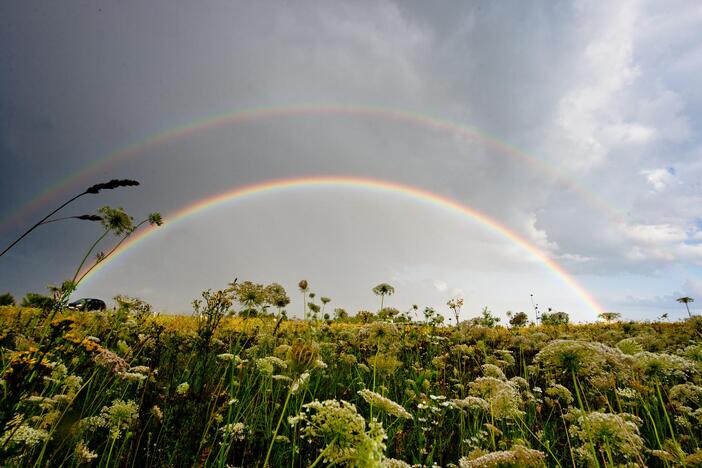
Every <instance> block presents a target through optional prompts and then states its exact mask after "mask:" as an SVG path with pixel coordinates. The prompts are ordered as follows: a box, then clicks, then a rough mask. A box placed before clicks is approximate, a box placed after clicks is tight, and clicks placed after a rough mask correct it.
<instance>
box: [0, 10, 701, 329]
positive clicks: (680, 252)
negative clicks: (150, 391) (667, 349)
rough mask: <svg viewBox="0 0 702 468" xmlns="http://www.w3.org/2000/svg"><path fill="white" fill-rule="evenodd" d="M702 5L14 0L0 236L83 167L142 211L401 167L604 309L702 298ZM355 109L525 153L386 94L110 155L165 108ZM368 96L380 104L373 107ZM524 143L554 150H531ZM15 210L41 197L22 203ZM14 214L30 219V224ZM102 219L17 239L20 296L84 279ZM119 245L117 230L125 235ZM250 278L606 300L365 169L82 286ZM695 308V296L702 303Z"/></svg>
mask: <svg viewBox="0 0 702 468" xmlns="http://www.w3.org/2000/svg"><path fill="white" fill-rule="evenodd" d="M700 31H702V4H700V3H699V2H697V1H666V2H657V1H652V2H646V1H626V0H621V1H617V2H605V1H593V2H586V1H572V2H571V1H549V2H522V1H514V2H508V1H501V2H495V1H476V2H438V3H437V2H425V1H416V2H413V1H403V2H390V1H375V2H348V1H318V2H303V1H300V2H268V1H258V2H236V1H208V2H201V1H198V2H186V1H177V2H174V1H170V0H169V1H165V0H164V1H150V2H143V1H137V0H133V1H122V2H113V1H94V0H91V1H62V2H46V1H29V0H22V1H5V2H2V4H1V5H0V64H2V65H1V66H0V174H2V182H1V183H0V226H1V227H0V244H3V245H6V244H8V243H9V242H11V241H12V240H13V239H14V238H15V237H16V236H17V235H18V234H20V233H21V232H22V231H23V229H24V228H26V226H27V225H31V224H32V223H33V222H34V221H36V220H38V219H39V218H41V216H42V215H43V214H44V213H46V212H48V211H50V210H51V209H52V208H54V207H55V206H57V205H58V204H60V203H61V202H62V201H63V200H64V199H66V198H68V197H70V196H71V195H72V194H74V193H78V192H80V191H82V190H84V189H85V188H86V187H87V186H89V185H91V184H93V183H97V182H101V181H103V180H109V179H111V178H133V179H137V180H139V181H140V182H141V186H140V187H138V188H133V189H123V190H119V191H113V192H111V193H105V194H99V195H96V196H92V197H84V198H83V199H82V200H81V201H80V202H79V203H77V204H75V206H72V207H71V208H70V209H67V210H66V212H65V214H66V215H70V214H82V213H90V212H93V211H95V210H96V209H97V208H98V207H100V206H102V205H105V204H110V205H114V206H123V207H124V208H125V209H126V210H127V211H128V212H129V213H130V214H132V215H133V216H134V217H135V218H137V219H141V218H143V217H144V216H146V215H147V214H148V213H149V212H151V211H160V212H161V213H162V214H163V215H164V217H165V218H166V219H167V220H168V215H169V214H170V213H174V212H176V211H178V210H179V209H180V208H182V207H184V206H186V205H189V204H191V203H193V202H196V201H198V200H200V199H203V198H206V197H209V196H213V195H216V194H218V193H221V192H224V191H227V190H232V189H234V188H236V187H240V186H244V185H248V184H254V183H259V182H264V181H267V180H272V179H280V178H295V177H304V176H314V175H336V176H355V177H369V178H374V179H380V180H387V181H392V182H399V183H403V184H407V185H411V186H415V187H418V188H421V189H423V190H427V191H430V192H434V193H437V194H439V195H441V196H444V197H448V198H451V199H454V200H456V201H458V202H460V203H462V204H464V205H467V206H470V207H472V208H473V209H475V210H478V211H480V212H482V213H484V214H486V215H487V216H489V217H491V218H492V219H494V220H496V221H497V222H499V223H501V224H502V225H504V226H506V227H507V228H508V229H510V230H511V231H513V232H514V233H515V234H516V235H518V236H520V237H523V238H524V239H526V240H528V241H529V242H530V243H531V244H533V245H534V246H536V247H537V248H538V249H540V250H541V251H542V252H544V253H545V254H546V255H547V256H548V257H550V258H551V259H553V260H554V261H556V262H557V263H558V264H559V265H561V266H562V267H563V268H564V269H565V270H567V271H568V272H569V273H570V274H571V275H572V276H573V277H574V278H575V280H576V281H577V282H578V283H579V284H581V285H582V287H583V288H584V289H586V290H587V291H589V293H590V294H591V295H592V296H593V297H594V298H595V299H596V300H597V302H599V303H600V304H601V305H602V307H603V308H604V309H605V310H611V311H617V312H621V313H622V314H623V316H624V317H627V318H643V319H654V318H656V317H659V316H661V315H662V314H665V313H668V314H669V316H670V318H672V319H677V318H681V317H685V316H686V315H687V313H686V312H685V309H684V307H683V306H682V305H681V304H679V303H677V302H676V301H675V299H676V298H678V297H681V296H684V295H687V296H692V297H697V298H699V301H700V302H702V277H701V276H700V273H701V272H702V268H701V267H702V224H701V220H702V186H701V185H700V179H701V177H700V176H702V132H701V131H700V125H701V124H702V87H700V85H699V77H700V76H702V33H701V32H700ZM310 105H320V106H331V107H333V106H358V107H364V108H373V109H378V108H380V109H386V110H392V111H394V112H396V113H402V112H412V113H414V114H420V115H423V116H427V117H430V118H437V119H442V120H445V121H450V122H453V123H455V124H456V125H462V126H467V127H472V128H474V129H478V130H479V131H480V132H483V133H486V134H489V135H492V136H493V137H494V138H496V139H498V140H500V141H502V142H504V143H506V144H508V145H510V146H511V147H513V148H516V149H517V150H513V151H507V150H505V149H504V147H503V148H502V149H500V148H499V147H497V146H496V145H490V144H486V142H485V140H481V139H475V138H473V139H471V138H465V137H464V136H465V135H464V136H461V134H459V133H457V132H455V131H447V130H441V129H437V128H435V127H431V126H427V125H423V124H421V123H419V122H417V121H415V122H410V121H406V120H402V119H394V118H389V117H388V116H387V114H385V115H381V114H378V113H376V114H374V115H370V114H369V115H353V114H348V113H333V112H332V113H324V114H319V113H314V112H295V113H290V114H287V115H283V116H278V117H267V118H259V119H249V120H248V121H243V122H239V123H237V124H231V125H225V126H221V127H219V128H215V129H210V130H203V131H200V132H194V133H192V134H190V135H189V136H187V137H186V138H181V139H177V140H176V139H172V140H166V141H164V142H163V143H162V144H159V145H153V146H150V147H149V148H146V149H144V150H143V151H141V152H138V154H136V157H133V158H131V159H124V160H121V161H117V162H116V163H114V164H110V165H105V166H99V167H98V169H97V170H96V171H95V172H93V173H91V174H89V175H88V176H84V177H82V178H78V179H75V180H73V181H72V182H71V183H70V184H68V185H66V186H62V187H61V189H60V190H57V191H55V193H54V195H53V198H52V199H51V200H50V201H47V202H45V203H43V204H42V205H41V206H39V207H38V209H33V210H30V209H26V207H27V204H28V203H29V202H30V201H31V200H33V199H35V198H36V197H37V196H38V195H39V194H41V193H42V192H44V191H46V190H47V189H48V188H49V187H53V186H56V184H58V183H59V182H60V181H62V180H64V179H65V178H66V177H70V176H73V175H76V174H79V173H81V171H83V170H85V168H87V167H88V165H90V164H91V163H92V162H94V161H96V160H99V159H101V158H104V157H105V156H106V155H108V154H110V153H113V152H114V151H116V150H118V149H120V148H123V147H125V146H127V145H130V144H133V143H135V142H138V141H142V140H144V139H146V138H149V137H150V136H152V135H155V134H157V133H160V132H162V131H164V130H168V129H172V128H175V127H179V126H184V125H187V124H188V123H193V122H197V121H201V120H203V119H206V118H208V117H212V116H215V115H218V114H223V113H231V112H239V111H243V110H246V109H255V108H291V107H300V106H310ZM371 114H372V113H371ZM518 152H521V153H524V154H528V155H530V156H531V158H533V159H534V160H536V161H537V162H535V163H529V162H528V159H527V158H524V157H519V156H515V153H518ZM18 210H19V212H20V213H22V216H20V217H19V218H17V217H14V218H13V219H12V220H10V215H11V214H12V213H17V212H18ZM10 221H11V222H10ZM99 235H100V229H99V226H97V225H93V224H89V223H81V222H78V221H76V222H70V221H69V222H64V223H55V224H51V225H48V226H44V227H42V228H41V229H40V230H37V231H36V232H35V233H33V234H32V235H31V236H30V237H28V238H27V239H26V240H24V241H23V242H22V243H20V244H18V245H17V247H16V248H15V249H13V250H12V251H10V253H8V254H7V255H5V256H3V257H2V258H0V289H2V290H3V291H5V290H7V291H10V292H12V293H13V294H14V295H15V296H17V297H18V298H19V297H21V296H23V295H24V294H25V293H26V292H29V291H36V292H44V291H45V287H46V285H47V284H51V283H59V282H60V281H62V280H63V279H66V278H67V277H70V276H71V275H72V273H73V270H74V269H75V267H76V266H77V264H78V263H79V261H80V258H81V256H82V253H83V252H84V251H85V249H86V248H87V247H88V246H89V245H90V242H91V241H92V240H93V239H94V238H96V237H97V236H99ZM105 246H106V247H107V246H108V244H106V245H105ZM235 277H238V278H239V279H240V280H246V279H249V280H253V281H256V282H261V283H270V282H279V283H281V284H283V286H285V287H286V289H287V290H288V292H289V294H290V295H291V297H292V299H293V302H292V304H291V305H290V307H289V310H290V312H291V314H298V315H299V314H300V313H301V310H302V305H301V297H300V294H299V293H298V292H297V282H298V281H299V280H300V279H303V278H305V279H307V280H308V281H309V283H310V287H311V291H313V292H315V293H317V294H318V295H324V296H328V297H330V298H331V299H332V302H331V303H330V304H329V307H330V308H331V309H333V308H335V307H344V308H346V309H348V310H350V311H356V310H360V309H370V310H375V309H377V307H378V300H377V297H375V296H374V295H373V294H372V292H371V288H372V287H373V286H374V285H376V284H377V283H379V282H383V281H384V282H388V283H390V284H392V285H393V286H395V290H396V292H395V294H394V295H393V296H391V297H390V298H388V299H387V300H386V304H388V305H390V306H393V307H397V308H400V309H406V308H408V307H410V306H411V305H412V304H418V305H420V306H421V307H423V306H432V307H435V308H437V309H439V310H442V311H444V312H446V306H445V303H446V301H447V300H448V299H450V298H452V297H455V296H458V295H461V296H464V297H465V303H466V306H465V307H464V311H463V316H464V318H469V317H472V316H475V315H477V314H478V313H479V311H480V309H481V308H482V307H484V306H487V307H489V308H490V309H492V310H494V311H495V312H496V313H498V314H500V315H503V314H504V313H505V312H506V311H508V310H512V311H520V310H523V311H528V312H529V311H530V308H531V301H530V294H534V298H535V300H536V302H537V303H539V304H540V306H541V307H542V308H546V307H552V308H553V309H554V310H564V311H566V312H569V313H570V314H571V316H572V317H573V318H574V320H594V319H595V317H594V312H593V311H592V309H591V308H589V307H588V305H587V304H586V303H585V301H584V300H583V298H582V297H580V296H579V295H578V294H577V292H576V291H574V290H573V289H572V288H570V287H568V285H567V284H566V283H565V282H564V281H563V280H562V278H560V277H559V276H558V275H556V274H555V273H554V272H553V271H552V270H551V269H549V268H547V267H546V266H544V264H543V262H539V261H538V259H536V258H535V257H533V256H532V255H530V254H529V253H528V252H526V251H525V250H524V249H522V248H520V247H519V246H517V245H515V244H514V243H512V242H511V241H509V239H506V238H505V237H503V236H501V235H500V234H499V233H498V232H496V231H494V230H491V229H489V228H486V227H485V226H484V225H481V224H480V223H477V222H475V221H474V220H471V219H470V218H468V217H462V216H459V215H457V214H455V213H451V212H450V211H447V210H442V209H439V208H437V207H434V206H430V205H427V204H425V203H421V202H419V201H417V200H414V199H411V198H408V197H405V196H400V195H391V194H383V193H377V192H371V191H367V190H362V189H349V188H339V189H306V190H295V191H289V192H285V193H284V194H283V195H281V194H274V193H271V194H264V195H260V196H258V197H254V198H251V199H247V200H243V201H240V202H234V203H230V204H226V205H223V206H220V207H219V208H217V209H215V210H211V211H208V212H207V213H203V214H201V215H199V216H195V217H192V218H190V219H189V220H187V221H183V222H179V223H172V224H171V225H169V224H168V222H167V223H166V224H165V225H164V226H163V227H162V228H161V230H160V232H159V233H158V234H154V235H153V236H150V237H149V240H147V241H145V242H142V243H140V244H139V245H138V246H137V247H134V248H133V249H130V250H129V251H128V252H127V253H125V254H123V255H121V256H119V257H118V258H117V259H115V260H114V262H111V263H110V264H108V265H107V266H106V267H105V268H104V269H103V270H101V271H100V273H98V274H96V275H95V276H94V277H92V278H90V280H89V281H87V282H86V283H85V284H84V285H82V286H81V288H80V290H79V291H78V293H77V296H76V297H81V296H91V297H100V298H103V299H108V300H109V299H111V298H112V297H113V296H115V295H117V294H127V295H132V296H138V297H141V298H143V299H145V300H147V301H149V302H151V303H152V304H153V305H154V306H155V307H156V308H157V309H159V310H167V311H170V312H185V313H187V312H189V311H190V310H191V308H190V302H191V301H192V299H194V298H196V297H198V295H199V293H200V291H202V290H203V289H205V288H221V287H224V286H226V285H227V283H228V282H230V281H232V280H233V279H234V278H235ZM691 305H692V306H693V307H692V309H693V311H695V310H697V303H693V304H691Z"/></svg>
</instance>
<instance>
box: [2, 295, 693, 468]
mask: <svg viewBox="0 0 702 468" xmlns="http://www.w3.org/2000/svg"><path fill="white" fill-rule="evenodd" d="M247 283H248V282H247ZM248 284H249V285H250V284H251V283H248ZM305 286H306V285H305ZM274 289H275V288H274ZM235 292H236V291H235ZM238 292H239V293H242V290H241V289H239V290H238ZM269 292H270V289H269ZM279 292H280V291H279ZM237 297H238V299H242V295H241V294H240V295H239V296H235V295H233V291H232V290H223V291H216V292H212V291H205V292H204V293H203V297H202V299H201V300H199V301H196V302H195V303H194V313H193V315H190V316H173V315H163V314H161V315H159V314H154V313H153V312H152V310H151V307H150V306H149V305H148V304H145V303H144V302H142V301H140V300H138V299H132V298H124V297H122V298H118V299H119V300H118V301H117V304H118V305H117V307H115V308H113V309H109V310H107V311H100V312H75V311H69V310H66V309H63V310H53V311H52V310H50V309H47V310H44V311H42V310H40V309H32V308H22V307H14V306H7V307H0V346H1V353H2V371H1V372H2V381H1V382H0V383H1V385H2V387H1V389H0V391H2V402H1V403H0V418H2V431H1V433H0V434H1V435H0V446H1V448H0V460H3V462H2V463H3V465H4V466H20V465H21V466H82V465H85V466H98V467H108V466H119V467H149V466H216V467H235V466H237V467H238V466H258V467H262V466H271V467H284V466H289V467H302V466H362V467H369V466H385V467H403V466H411V465H415V466H427V467H430V466H442V467H448V466H460V467H474V466H564V467H565V466H602V467H603V466H702V450H701V447H700V440H701V436H702V379H701V371H702V345H701V344H700V337H701V336H702V319H700V318H699V317H691V318H689V319H687V320H685V321H679V322H673V323H669V322H655V323H648V322H647V323H643V322H618V321H612V322H609V323H605V322H600V323H593V324H584V325H573V324H560V325H539V326H534V325H524V326H511V327H504V326H500V325H499V324H497V323H495V322H494V321H490V320H473V321H463V322H460V323H459V324H458V325H456V324H455V323H454V324H453V325H446V324H443V323H441V320H437V319H436V316H434V317H432V316H431V315H432V314H429V315H426V316H425V317H424V318H423V319H421V320H420V319H419V318H417V317H413V316H412V315H411V314H409V313H397V311H396V310H394V309H388V308H382V306H381V309H380V310H381V312H380V313H371V312H362V313H359V314H356V315H354V316H353V317H349V316H348V315H347V314H345V313H341V312H343V311H337V313H336V314H335V318H333V319H332V318H330V317H329V315H328V314H327V317H328V318H326V319H325V318H318V317H319V314H318V312H319V310H318V307H317V306H310V305H309V304H307V305H306V310H307V308H309V312H310V313H309V314H306V315H308V316H307V317H306V320H300V319H287V318H285V316H284V315H283V314H281V313H280V312H278V313H269V312H267V311H266V309H260V308H258V309H255V310H254V309H252V308H250V307H248V308H243V309H239V310H238V311H237V312H234V310H233V308H234V306H235V305H236V304H237V303H240V304H241V303H242V302H241V301H239V302H237ZM243 297H244V299H245V295H244V296H243ZM381 298H382V296H381ZM322 302H323V304H324V305H326V302H324V301H322ZM310 303H311V304H314V301H312V300H311V301H310ZM243 304H244V305H246V302H245V300H244V302H243ZM249 305H250V304H249ZM274 305H275V304H274ZM315 307H317V309H315ZM464 315H465V314H464ZM483 318H485V317H483Z"/></svg>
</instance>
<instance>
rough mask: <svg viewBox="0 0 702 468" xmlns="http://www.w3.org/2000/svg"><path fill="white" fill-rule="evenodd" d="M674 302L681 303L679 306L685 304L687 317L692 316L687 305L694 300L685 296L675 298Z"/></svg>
mask: <svg viewBox="0 0 702 468" xmlns="http://www.w3.org/2000/svg"><path fill="white" fill-rule="evenodd" d="M676 301H678V302H679V303H681V304H685V308H686V309H687V315H688V316H689V317H692V314H691V313H690V306H689V305H688V304H689V303H690V302H695V300H694V299H693V298H691V297H687V296H685V297H679V298H677V299H676Z"/></svg>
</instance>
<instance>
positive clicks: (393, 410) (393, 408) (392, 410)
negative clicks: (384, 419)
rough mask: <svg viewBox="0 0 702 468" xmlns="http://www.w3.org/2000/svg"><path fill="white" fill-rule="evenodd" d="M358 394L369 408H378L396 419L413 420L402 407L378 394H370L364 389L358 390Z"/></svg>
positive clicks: (370, 392)
mask: <svg viewBox="0 0 702 468" xmlns="http://www.w3.org/2000/svg"><path fill="white" fill-rule="evenodd" d="M358 394H359V395H361V397H363V399H364V400H366V401H367V402H368V403H370V404H371V406H373V407H375V408H378V409H379V410H381V411H385V412H386V413H388V414H391V415H393V416H395V417H397V418H403V419H413V417H412V415H411V414H410V413H409V412H407V410H406V409H405V408H403V407H402V405H399V404H397V403H395V402H394V401H392V400H391V399H389V398H385V397H384V396H382V395H380V394H379V393H375V392H372V391H370V390H368V389H367V388H366V389H363V390H359V391H358Z"/></svg>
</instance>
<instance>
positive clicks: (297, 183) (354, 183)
mask: <svg viewBox="0 0 702 468" xmlns="http://www.w3.org/2000/svg"><path fill="white" fill-rule="evenodd" d="M315 188H328V189H337V190H338V189H351V190H364V191H371V192H376V193H379V194H380V195H382V194H394V195H399V196H401V197H404V198H407V199H409V200H411V201H415V202H422V203H425V204H427V205H428V206H431V207H434V208H439V209H443V210H446V211H448V212H451V213H454V214H457V215H460V216H462V217H464V218H468V219H470V220H472V221H474V222H475V223H477V224H479V225H481V226H483V227H485V228H487V229H489V230H491V231H493V232H495V233H497V234H499V235H501V236H502V237H504V238H506V239H509V240H510V241H511V242H513V243H514V244H516V245H518V246H520V247H521V248H523V249H524V250H526V251H527V252H529V253H530V254H531V255H532V256H534V257H535V258H536V259H537V260H538V261H540V262H541V263H542V264H543V265H544V266H545V267H547V268H548V269H549V270H551V271H552V272H553V273H554V274H555V275H556V276H557V277H558V278H559V279H560V280H561V281H562V282H563V283H564V284H566V285H567V286H568V287H569V288H570V289H571V290H573V291H574V292H575V293H576V294H577V295H578V296H579V297H580V298H581V299H582V301H583V302H584V303H585V304H587V306H588V307H589V308H590V309H591V310H592V311H593V312H594V313H595V314H600V313H601V312H602V311H603V310H604V309H603V308H602V306H600V304H598V303H597V301H596V300H595V299H594V298H593V297H592V296H591V295H590V293H589V292H588V291H587V290H586V289H585V288H584V287H583V286H582V285H580V284H579V283H578V282H577V281H576V280H575V278H573V276H572V275H571V274H569V273H568V272H567V271H566V270H565V269H564V268H563V267H562V266H561V265H559V264H558V263H556V261H554V260H553V259H552V258H550V257H548V256H547V255H546V254H545V253H544V252H542V251H541V250H539V249H538V248H537V247H536V246H534V245H533V244H531V243H530V242H529V241H528V240H526V239H525V238H523V237H521V236H520V235H518V234H517V233H515V232H513V231H511V230H509V229H508V228H507V227H505V226H503V225H502V224H500V223H499V222H497V221H495V220H494V219H492V218H490V217H489V216H487V215H485V214H484V213H481V212H479V211H477V210H475V209H473V208H471V207H470V206H468V205H465V204H462V203H459V202H458V201H456V200H453V199H451V198H448V197H444V196H441V195H438V194H436V193H432V192H429V191H427V190H424V189H421V188H418V187H413V186H410V185H405V184H400V183H397V182H390V181H385V180H376V179H367V178H357V177H337V176H319V177H303V178H293V179H279V180H271V181H266V182H260V183H256V184H252V185H246V186H243V187H236V188H233V189H230V190H227V191H224V192H221V193H218V194H216V195H214V196H211V197H206V198H203V199H201V200H198V201H196V202H194V203H191V204H189V205H187V206H185V207H183V208H181V209H179V210H177V211H176V212H174V213H171V214H170V215H167V216H165V217H164V222H165V224H164V225H163V226H162V227H149V228H147V229H145V230H143V231H139V232H138V233H136V234H134V235H133V236H132V237H131V238H128V240H127V241H126V242H125V243H124V244H123V245H122V247H121V248H120V249H118V250H117V251H115V253H114V254H113V255H112V256H110V257H108V258H107V259H106V260H104V261H103V262H102V263H100V264H98V265H97V266H96V267H95V268H94V269H93V270H92V271H90V272H89V273H88V274H87V275H86V276H85V279H84V281H85V280H89V279H90V278H94V277H95V276H96V275H97V274H98V273H99V272H101V271H104V270H105V268H106V267H107V266H108V265H109V264H110V263H112V262H114V260H115V259H117V258H119V257H120V256H121V255H123V254H124V253H125V252H127V251H129V250H131V249H133V248H135V247H137V246H138V245H139V244H141V243H142V242H144V241H145V240H146V239H148V238H150V237H152V236H156V235H157V234H158V233H159V232H160V231H161V230H165V229H168V226H172V225H174V224H177V223H182V222H185V221H188V220H191V219H193V218H194V217H195V216H196V215H198V214H200V213H204V212H207V211H210V210H214V209H216V208H220V207H222V206H223V205H226V204H229V203H234V202H243V201H245V200H248V199H252V198H253V197H255V196H257V195H262V194H282V193H286V192H290V191H295V190H309V189H315Z"/></svg>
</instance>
